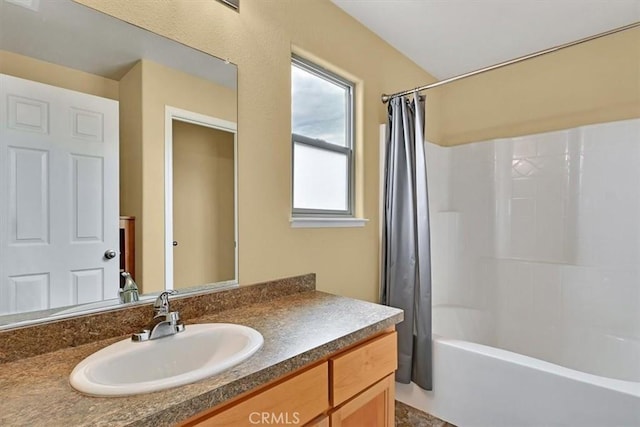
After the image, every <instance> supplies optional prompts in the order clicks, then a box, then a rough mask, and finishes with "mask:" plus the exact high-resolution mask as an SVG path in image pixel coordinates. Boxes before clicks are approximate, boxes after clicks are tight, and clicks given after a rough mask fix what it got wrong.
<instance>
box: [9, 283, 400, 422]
mask: <svg viewBox="0 0 640 427" xmlns="http://www.w3.org/2000/svg"><path fill="white" fill-rule="evenodd" d="M301 277H302V278H303V279H304V278H305V277H313V276H312V275H311V276H301ZM173 304H174V305H175V307H176V309H179V310H180V311H181V313H182V315H183V319H184V321H185V323H186V324H187V326H186V327H187V329H188V328H189V324H193V323H236V324H242V325H246V326H249V327H252V328H254V329H256V330H257V331H259V332H260V333H261V334H262V335H263V337H264V344H263V346H262V348H261V349H260V350H259V351H258V352H257V353H255V354H254V355H253V356H252V357H251V358H249V359H248V360H246V361H245V362H243V363H241V364H239V365H236V366H234V367H232V368H231V369H229V370H226V371H224V372H222V373H220V374H218V375H214V376H212V377H209V378H206V379H204V380H201V381H198V382H195V383H192V384H187V385H184V386H181V387H176V388H172V389H167V390H164V391H159V392H155V393H149V394H140V395H134V396H127V397H91V396H87V395H84V394H81V393H79V392H77V391H75V390H74V389H72V388H71V386H70V385H69V382H68V378H69V374H70V372H71V371H72V369H73V368H74V366H76V365H77V364H78V362H80V361H81V360H82V359H84V358H85V357H87V356H88V355H90V354H92V353H94V352H96V351H97V350H99V349H101V348H104V347H106V346H108V345H110V344H112V343H114V342H116V341H119V340H122V339H125V338H126V336H125V335H124V334H125V333H127V334H128V333H129V332H130V331H129V330H128V329H133V330H135V329H136V328H138V327H139V326H138V325H137V324H135V323H136V322H140V321H144V320H145V319H146V318H147V316H149V315H150V313H151V312H152V308H151V306H149V305H145V306H139V307H135V308H130V309H124V310H120V311H116V312H110V313H100V314H95V315H89V316H84V317H77V318H73V319H69V320H67V321H60V322H57V325H56V323H49V324H45V325H41V326H34V327H30V328H23V329H16V330H8V331H2V332H0V349H2V350H4V349H5V348H8V347H9V344H11V347H12V348H13V347H16V346H17V345H20V343H23V347H24V348H23V349H22V350H21V351H22V353H20V354H21V355H22V357H24V358H20V359H17V358H16V357H15V355H16V354H17V353H11V354H6V353H5V354H4V355H3V356H4V358H5V359H4V360H5V361H6V363H2V364H0V390H2V398H3V410H2V412H1V413H0V425H37V424H41V423H42V422H43V420H45V419H46V420H47V421H46V422H47V424H48V425H73V426H82V425H85V426H89V425H91V426H95V425H104V426H111V425H113V426H116V425H118V426H121V425H130V426H170V425H181V426H225V427H226V426H236V425H237V426H243V425H246V426H250V425H260V424H263V425H298V426H329V425H331V426H360V425H368V426H369V425H370V426H391V425H393V417H394V414H393V412H394V411H393V409H394V381H393V372H394V371H395V369H396V363H397V362H396V333H395V331H394V326H395V324H397V323H398V322H400V321H402V311H401V310H397V309H394V308H390V307H384V306H380V305H377V304H372V303H368V302H364V301H359V300H353V299H350V298H344V297H339V296H335V295H331V294H326V293H323V292H318V291H315V281H313V283H310V282H309V281H308V280H307V281H305V280H298V281H296V280H295V279H293V280H292V279H289V281H288V282H286V281H280V282H278V281H276V282H271V283H265V284H260V285H253V286H244V287H241V288H239V289H233V290H229V291H222V292H216V293H210V294H206V295H200V296H196V297H189V298H183V299H180V298H177V299H175V300H174V302H173ZM107 319H108V320H107ZM107 322H109V324H110V326H107ZM114 322H121V325H122V328H123V330H122V331H121V334H120V335H119V336H117V337H112V338H107V339H104V337H102V338H99V337H100V334H102V333H104V334H106V333H107V332H105V331H108V330H113V328H114ZM38 328H40V329H38ZM56 328H58V329H60V328H62V329H61V330H57V329H56ZM74 328H75V329H77V331H76V332H80V335H81V336H84V337H86V336H87V335H89V336H94V337H96V338H98V340H97V341H94V342H88V343H86V344H82V345H78V346H75V347H66V348H60V349H57V350H55V351H50V352H47V353H43V354H39V355H32V356H30V357H29V356H28V351H31V350H28V349H27V347H31V348H32V350H33V351H36V350H34V349H33V348H34V347H35V346H34V345H33V341H35V342H36V346H37V343H38V341H40V342H41V343H45V342H47V341H48V340H51V339H54V340H55V339H56V338H57V337H61V338H60V339H61V340H63V341H64V339H69V336H70V335H73V334H74V331H73V330H72V329H74ZM27 337H31V339H30V341H31V342H32V344H28V343H27ZM76 339H78V340H79V339H81V338H80V336H77V337H76ZM163 339H166V338H163ZM169 339H170V338H169ZM69 342H71V343H73V342H74V341H73V339H71V340H70V341H69ZM77 342H79V341H77ZM72 345H73V344H72ZM45 347H46V346H45ZM0 353H2V352H1V351H0ZM185 357H188V355H185ZM9 358H13V359H14V360H8V359H9Z"/></svg>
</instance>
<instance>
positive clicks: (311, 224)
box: [289, 217, 369, 228]
mask: <svg viewBox="0 0 640 427" xmlns="http://www.w3.org/2000/svg"><path fill="white" fill-rule="evenodd" d="M289 221H290V222H291V228H344V227H364V226H365V224H366V223H367V222H369V220H368V219H365V218H321V217H313V218H291V219H290V220H289Z"/></svg>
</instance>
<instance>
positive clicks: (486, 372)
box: [396, 336, 640, 427]
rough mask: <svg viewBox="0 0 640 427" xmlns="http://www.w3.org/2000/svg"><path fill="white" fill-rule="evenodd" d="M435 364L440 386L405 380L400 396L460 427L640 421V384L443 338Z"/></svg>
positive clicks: (574, 426) (568, 426) (600, 425)
mask: <svg viewBox="0 0 640 427" xmlns="http://www.w3.org/2000/svg"><path fill="white" fill-rule="evenodd" d="M433 363H434V367H433V368H434V378H433V389H434V390H433V391H425V390H422V389H420V388H419V387H418V386H416V385H415V384H413V383H411V384H399V383H397V384H396V398H397V399H398V400H399V401H401V402H404V403H406V404H408V405H411V406H413V407H416V408H418V409H421V410H423V411H425V412H428V413H430V414H433V415H435V416H437V417H439V418H442V419H444V420H446V421H449V422H450V423H453V424H455V425H457V426H460V427H466V426H478V427H480V426H486V427H529V426H531V427H541V426H563V427H638V426H640V383H639V382H631V381H622V380H617V379H610V378H605V377H601V376H597V375H592V374H588V373H584V372H580V371H577V370H574V369H569V368H565V367H562V366H559V365H556V364H553V363H549V362H545V361H542V360H539V359H535V358H533V357H528V356H524V355H521V354H517V353H513V352H511V351H506V350H502V349H498V348H493V347H489V346H486V345H482V344H476V343H473V342H469V341H462V340H457V339H450V338H444V337H440V336H434V340H433ZM638 363H640V361H639V362H638Z"/></svg>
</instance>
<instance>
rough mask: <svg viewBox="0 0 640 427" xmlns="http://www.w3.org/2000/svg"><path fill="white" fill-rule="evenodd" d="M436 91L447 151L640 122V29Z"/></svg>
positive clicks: (441, 136)
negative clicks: (625, 121)
mask: <svg viewBox="0 0 640 427" xmlns="http://www.w3.org/2000/svg"><path fill="white" fill-rule="evenodd" d="M436 91H437V95H438V96H439V98H440V111H439V113H440V114H441V117H440V126H439V140H438V141H437V142H438V143H440V144H441V145H456V144H461V143H465V142H473V141H482V140H486V139H492V138H498V137H509V136H515V135H524V134H531V133H537V132H545V131H551V130H557V129H564V128H570V127H575V126H580V125H585V124H590V123H600V122H608V121H614V120H622V119H628V118H633V117H640V28H636V29H633V30H628V31H625V32H622V33H618V34H615V35H611V36H607V37H604V38H601V39H597V40H593V41H590V42H588V43H584V44H580V45H577V46H573V47H570V48H567V49H564V50H561V51H558V52H555V53H552V54H549V55H545V56H542V57H539V58H536V59H532V60H529V61H526V62H522V63H519V64H516V65H511V66H509V67H505V68H502V69H499V70H494V71H490V72H488V73H486V74H482V75H479V76H475V77H471V78H468V79H465V80H461V81H459V82H455V83H451V84H449V85H446V86H443V87H442V89H437V90H436ZM432 92H433V91H432ZM429 93H431V92H429Z"/></svg>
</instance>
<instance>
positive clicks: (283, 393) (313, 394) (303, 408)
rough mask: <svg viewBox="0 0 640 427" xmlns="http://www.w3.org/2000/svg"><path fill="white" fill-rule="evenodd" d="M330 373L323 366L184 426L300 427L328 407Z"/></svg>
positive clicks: (324, 365) (311, 369)
mask: <svg viewBox="0 0 640 427" xmlns="http://www.w3.org/2000/svg"><path fill="white" fill-rule="evenodd" d="M328 375H329V370H328V368H327V363H326V362H325V363H322V364H321V365H318V366H316V367H313V368H310V369H308V370H306V371H304V372H302V373H299V374H295V375H293V376H292V377H290V378H287V379H286V380H284V381H282V382H280V383H278V384H276V385H274V386H272V387H270V388H268V389H266V390H264V391H261V392H258V393H257V394H255V395H253V396H251V397H248V398H247V399H245V400H242V401H240V402H238V403H235V404H232V405H231V406H229V407H223V408H221V409H220V410H215V411H214V412H213V413H209V414H206V415H203V416H202V417H201V418H198V419H196V420H194V421H190V422H187V423H185V424H183V426H190V427H191V426H198V427H231V426H233V427H252V426H254V425H270V426H290V425H294V426H300V425H304V424H305V423H307V422H309V421H311V420H313V419H314V418H316V417H318V416H319V415H320V414H322V413H323V412H325V411H326V410H327V409H328V408H329V377H328Z"/></svg>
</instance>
